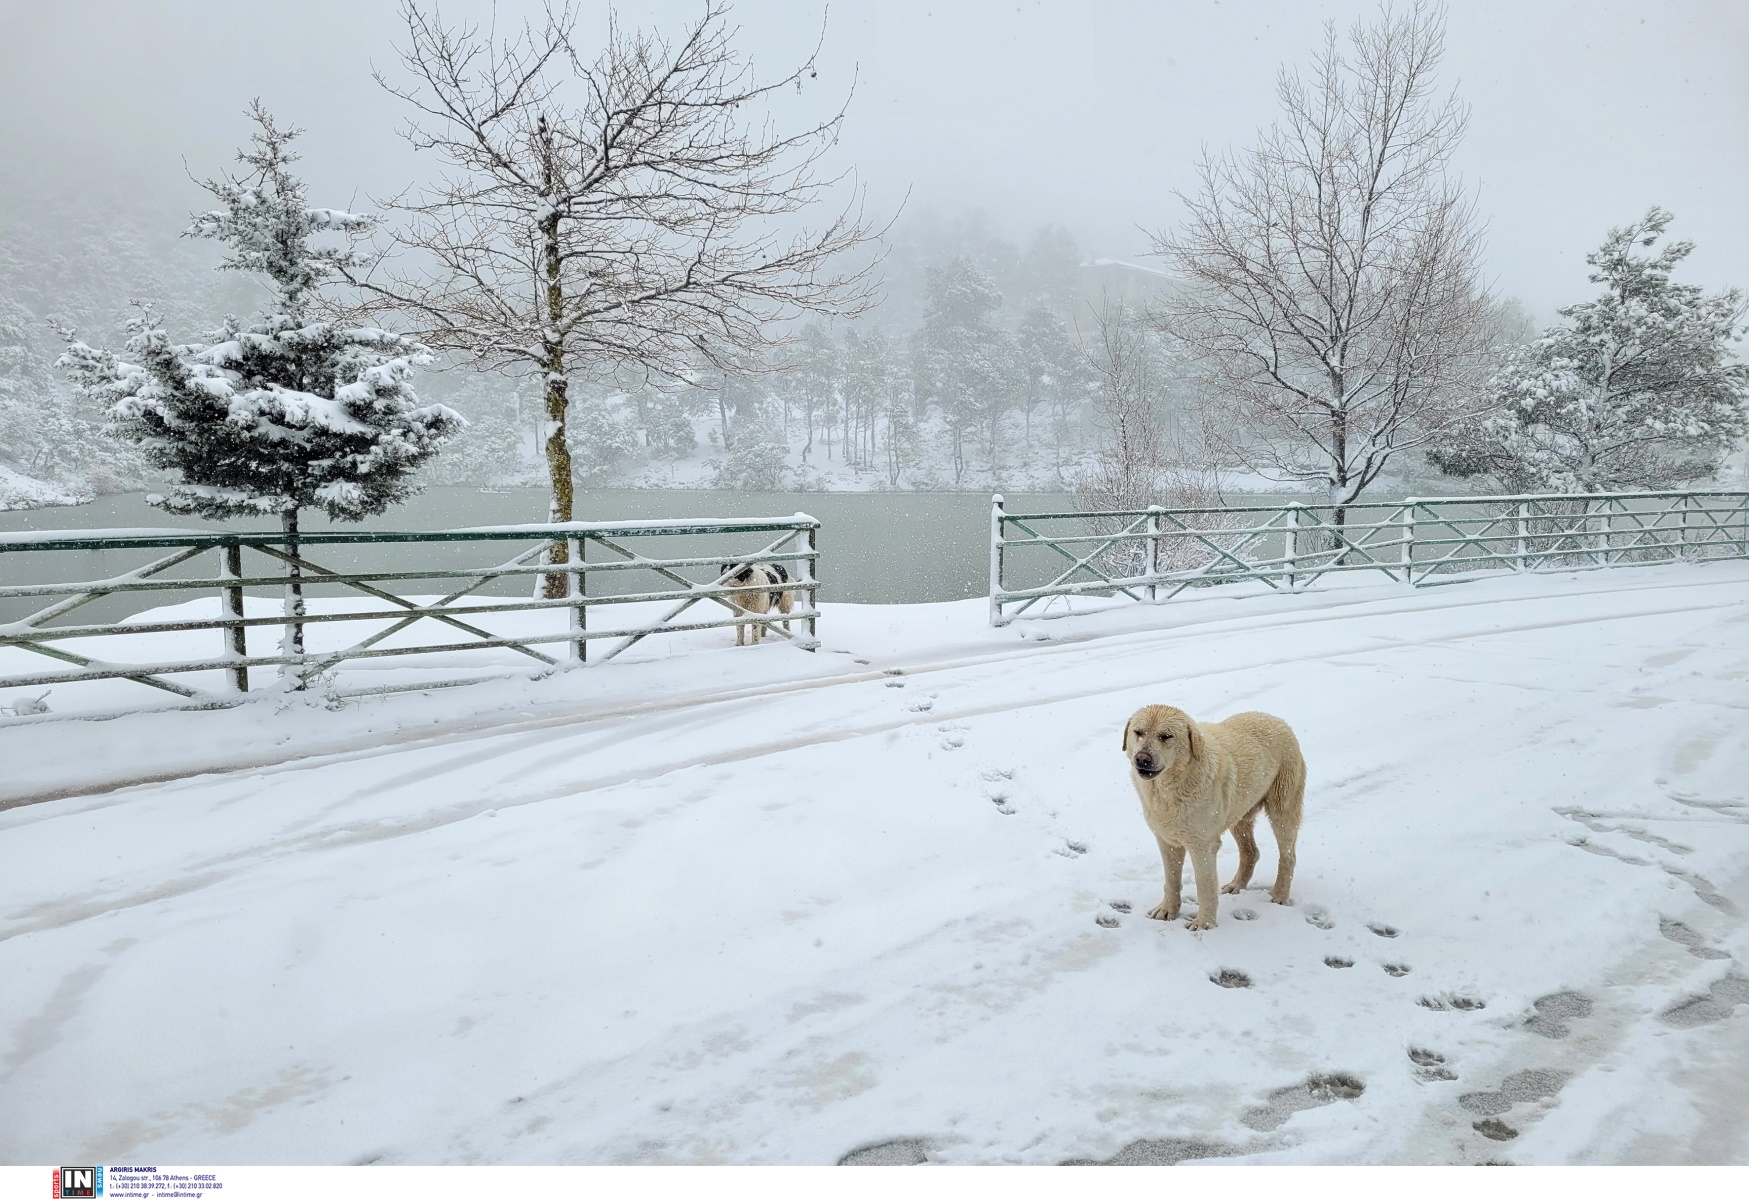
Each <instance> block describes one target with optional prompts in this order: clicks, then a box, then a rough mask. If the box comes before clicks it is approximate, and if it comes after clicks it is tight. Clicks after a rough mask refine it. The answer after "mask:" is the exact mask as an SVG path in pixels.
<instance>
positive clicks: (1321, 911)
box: [1306, 905, 1336, 930]
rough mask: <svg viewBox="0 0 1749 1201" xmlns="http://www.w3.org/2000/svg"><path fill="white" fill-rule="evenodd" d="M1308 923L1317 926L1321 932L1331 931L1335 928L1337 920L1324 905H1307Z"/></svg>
mask: <svg viewBox="0 0 1749 1201" xmlns="http://www.w3.org/2000/svg"><path fill="white" fill-rule="evenodd" d="M1306 923H1307V924H1308V925H1312V926H1316V927H1317V928H1318V929H1320V930H1329V929H1332V928H1334V927H1335V925H1336V920H1335V919H1334V918H1332V917H1331V916H1330V911H1329V910H1328V909H1326V908H1324V907H1323V906H1322V905H1307V906H1306Z"/></svg>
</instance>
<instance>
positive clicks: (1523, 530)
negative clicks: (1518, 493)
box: [1513, 500, 1530, 571]
mask: <svg viewBox="0 0 1749 1201" xmlns="http://www.w3.org/2000/svg"><path fill="white" fill-rule="evenodd" d="M1528 509H1529V502H1528V501H1522V500H1521V501H1519V502H1518V516H1517V526H1518V530H1517V534H1518V537H1517V544H1516V553H1515V554H1514V556H1513V557H1514V559H1515V560H1516V562H1517V564H1518V570H1519V571H1526V570H1528V566H1527V564H1526V560H1525V553H1526V551H1527V550H1528V548H1529V535H1530V521H1529V519H1528V516H1527V511H1528Z"/></svg>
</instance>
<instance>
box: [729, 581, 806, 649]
mask: <svg viewBox="0 0 1749 1201" xmlns="http://www.w3.org/2000/svg"><path fill="white" fill-rule="evenodd" d="M718 582H719V583H722V584H729V585H735V584H756V585H763V586H762V587H756V588H749V589H747V590H746V591H744V592H742V591H737V592H731V593H729V599H730V600H732V601H734V602H735V603H736V604H737V605H739V606H741V608H743V609H745V610H746V611H747V612H749V613H757V614H760V615H761V616H763V615H764V614H766V613H769V612H771V611H772V610H773V609H776V610H778V611H779V612H780V613H788V612H790V611H791V610H792V609H794V608H795V603H796V594H795V593H793V592H791V591H789V590H788V589H785V588H783V585H784V584H786V583H787V582H788V577H787V576H786V575H783V574H782V573H781V572H780V571H779V570H778V568H777V566H776V565H775V564H772V563H725V564H723V574H722V575H721V577H719V579H718ZM783 628H784V629H786V630H787V629H789V622H787V621H786V622H784V623H783ZM749 630H751V633H749ZM765 630H766V623H764V622H762V621H755V622H743V623H737V624H736V626H735V645H736V646H744V645H746V644H747V643H749V642H755V643H757V642H761V641H763V640H764V638H765Z"/></svg>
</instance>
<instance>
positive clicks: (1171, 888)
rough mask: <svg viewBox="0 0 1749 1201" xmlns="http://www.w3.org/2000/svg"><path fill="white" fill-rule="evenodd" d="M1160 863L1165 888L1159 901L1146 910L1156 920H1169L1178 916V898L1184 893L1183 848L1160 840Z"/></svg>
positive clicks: (1157, 840)
mask: <svg viewBox="0 0 1749 1201" xmlns="http://www.w3.org/2000/svg"><path fill="white" fill-rule="evenodd" d="M1154 841H1155V842H1157V843H1160V863H1161V865H1162V866H1163V867H1165V869H1166V890H1165V891H1164V892H1163V893H1162V894H1161V896H1160V903H1159V904H1158V905H1156V906H1154V908H1152V909H1150V910H1149V911H1148V916H1149V917H1151V918H1153V919H1154V920H1156V921H1161V922H1170V921H1173V920H1174V919H1176V918H1177V917H1178V906H1179V898H1180V897H1182V896H1183V895H1184V848H1183V847H1175V846H1170V845H1168V844H1167V843H1164V842H1160V840H1159V839H1157V838H1156V839H1155V840H1154Z"/></svg>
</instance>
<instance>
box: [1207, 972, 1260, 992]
mask: <svg viewBox="0 0 1749 1201" xmlns="http://www.w3.org/2000/svg"><path fill="white" fill-rule="evenodd" d="M1209 981H1210V982H1211V983H1213V984H1218V985H1220V986H1221V987H1222V988H1250V987H1251V977H1250V976H1247V975H1246V974H1245V973H1244V972H1241V971H1240V970H1239V969H1237V968H1231V967H1224V968H1222V969H1221V970H1220V971H1218V972H1215V973H1213V974H1212V975H1210V976H1209Z"/></svg>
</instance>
